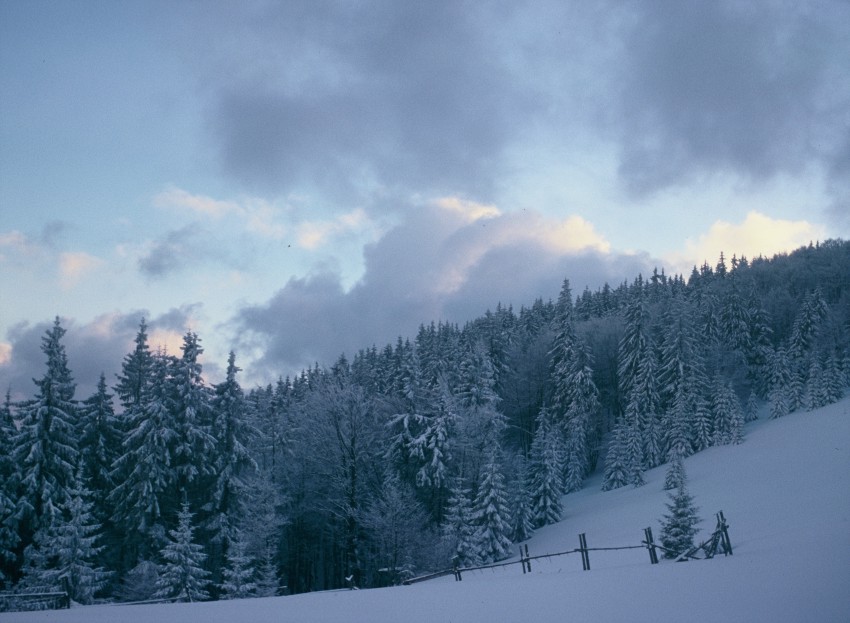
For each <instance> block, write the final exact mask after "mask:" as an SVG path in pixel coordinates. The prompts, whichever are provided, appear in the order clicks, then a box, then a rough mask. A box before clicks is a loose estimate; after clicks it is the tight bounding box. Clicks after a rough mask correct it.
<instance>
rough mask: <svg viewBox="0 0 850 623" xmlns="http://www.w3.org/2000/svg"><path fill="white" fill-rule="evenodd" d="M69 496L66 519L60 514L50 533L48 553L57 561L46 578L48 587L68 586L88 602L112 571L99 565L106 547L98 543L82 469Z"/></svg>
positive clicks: (76, 598)
mask: <svg viewBox="0 0 850 623" xmlns="http://www.w3.org/2000/svg"><path fill="white" fill-rule="evenodd" d="M70 496H71V499H70V502H69V504H68V517H67V519H66V518H65V517H64V516H63V515H57V516H56V518H55V521H54V523H53V525H51V527H50V528H49V530H48V532H47V534H48V539H47V543H48V544H49V545H48V547H49V551H48V552H47V556H48V557H49V558H52V559H54V560H55V563H54V564H53V565H51V567H50V568H48V569H46V570H45V571H44V580H45V584H46V585H49V586H62V587H67V589H68V591H69V595H70V597H71V599H73V600H74V601H76V602H78V603H81V604H89V603H91V602H92V599H93V598H94V595H95V593H97V591H99V590H100V589H102V588H103V587H104V586H105V585H106V583H107V581H108V580H109V577H110V576H111V573H109V572H107V571H105V570H104V569H102V568H101V567H98V566H96V564H97V559H98V555H99V554H100V552H101V551H102V550H103V547H102V546H99V545H96V543H97V541H98V539H99V533H100V530H101V526H100V524H99V523H98V521H97V519H96V518H95V516H94V514H93V510H92V508H93V504H92V502H91V501H90V497H91V491H90V490H89V489H88V488H87V487H86V486H85V485H84V484H83V479H82V470H79V472H78V474H77V479H76V483H75V486H74V487H73V489H72V490H71V492H70Z"/></svg>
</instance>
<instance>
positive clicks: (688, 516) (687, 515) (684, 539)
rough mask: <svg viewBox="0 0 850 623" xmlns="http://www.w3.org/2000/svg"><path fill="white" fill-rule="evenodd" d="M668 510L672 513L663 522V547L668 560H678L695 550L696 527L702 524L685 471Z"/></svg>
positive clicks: (671, 495) (668, 505)
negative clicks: (687, 483)
mask: <svg viewBox="0 0 850 623" xmlns="http://www.w3.org/2000/svg"><path fill="white" fill-rule="evenodd" d="M667 509H668V510H669V511H670V513H669V514H668V515H664V519H663V521H662V522H661V545H663V546H664V547H665V548H666V549H667V550H668V551H665V552H664V556H665V557H666V558H677V557H678V556H680V555H681V554H684V553H685V552H687V551H689V550H691V549H692V548H693V546H694V537H695V536H696V534H697V529H696V526H697V524H698V523H700V519H699V517H698V516H697V512H698V511H699V509H698V508H697V507H696V506H694V501H693V497H692V496H691V494H690V493H688V490H687V487H686V478H685V476H684V471H683V473H682V479H681V482H680V483H679V486H678V487H677V488H676V492H675V493H670V503H669V504H667Z"/></svg>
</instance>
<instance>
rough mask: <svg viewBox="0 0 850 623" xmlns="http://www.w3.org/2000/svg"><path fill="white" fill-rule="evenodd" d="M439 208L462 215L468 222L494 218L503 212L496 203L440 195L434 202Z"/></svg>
mask: <svg viewBox="0 0 850 623" xmlns="http://www.w3.org/2000/svg"><path fill="white" fill-rule="evenodd" d="M434 205H436V206H437V207H438V208H442V209H443V210H446V211H448V212H453V213H455V214H458V215H460V216H461V217H463V218H464V220H466V221H467V222H470V223H471V222H474V221H477V220H479V219H482V218H494V217H496V216H499V215H501V214H502V212H501V210H499V208H497V207H496V206H494V205H489V204H484V203H478V202H475V201H468V200H466V199H461V198H459V197H440V198H439V199H437V200H436V201H435V202H434Z"/></svg>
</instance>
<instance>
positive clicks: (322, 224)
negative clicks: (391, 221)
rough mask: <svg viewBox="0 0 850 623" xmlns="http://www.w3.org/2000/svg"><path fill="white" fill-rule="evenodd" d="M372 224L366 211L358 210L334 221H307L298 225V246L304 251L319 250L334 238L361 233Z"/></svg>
mask: <svg viewBox="0 0 850 623" xmlns="http://www.w3.org/2000/svg"><path fill="white" fill-rule="evenodd" d="M371 225H372V224H371V223H370V221H369V217H368V216H367V215H366V212H365V210H363V209H360V208H358V209H357V210H353V211H351V212H348V213H346V214H342V215H340V216H338V217H336V218H335V219H332V220H324V221H305V222H303V223H300V224H299V225H298V227H297V228H296V229H297V239H298V244H299V245H300V246H301V247H302V248H304V249H311V250H314V249H318V248H319V247H322V246H325V245H326V244H328V242H329V241H330V240H332V239H334V238H338V237H340V236H344V235H346V234H350V233H357V232H360V231H362V230H364V229H366V228H367V227H370V226H371Z"/></svg>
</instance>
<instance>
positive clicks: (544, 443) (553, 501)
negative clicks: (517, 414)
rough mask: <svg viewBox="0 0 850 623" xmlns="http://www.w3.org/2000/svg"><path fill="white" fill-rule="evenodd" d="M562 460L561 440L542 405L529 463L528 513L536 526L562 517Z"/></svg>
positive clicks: (556, 520) (550, 522) (554, 521)
mask: <svg viewBox="0 0 850 623" xmlns="http://www.w3.org/2000/svg"><path fill="white" fill-rule="evenodd" d="M562 462H563V459H562V449H561V440H560V438H559V435H558V434H557V431H556V430H555V427H554V425H553V423H552V421H551V417H550V414H549V411H548V410H547V409H545V408H543V409H541V410H540V413H539V414H538V416H537V430H536V431H535V433H534V439H533V441H532V442H531V457H530V465H529V471H530V476H531V482H530V486H529V493H530V495H531V517H532V523H533V524H534V526H535V527H540V526H545V525H547V524H552V523H556V522H558V521H561V513H562V508H561V494H562V493H563V490H564V484H563V480H562V475H561V474H562V470H561V465H562Z"/></svg>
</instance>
